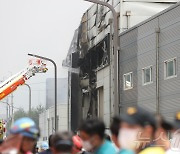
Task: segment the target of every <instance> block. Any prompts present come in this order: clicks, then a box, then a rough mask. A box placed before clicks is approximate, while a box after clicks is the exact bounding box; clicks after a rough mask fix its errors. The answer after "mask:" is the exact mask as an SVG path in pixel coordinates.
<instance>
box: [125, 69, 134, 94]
mask: <svg viewBox="0 0 180 154" xmlns="http://www.w3.org/2000/svg"><path fill="white" fill-rule="evenodd" d="M127 75H130V80H131V87H129V88H126V86H125V81H126V78H125V76H127ZM123 89H124V91H126V90H130V89H133V72H129V73H126V74H124V75H123Z"/></svg>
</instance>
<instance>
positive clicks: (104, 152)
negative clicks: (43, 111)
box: [0, 107, 180, 154]
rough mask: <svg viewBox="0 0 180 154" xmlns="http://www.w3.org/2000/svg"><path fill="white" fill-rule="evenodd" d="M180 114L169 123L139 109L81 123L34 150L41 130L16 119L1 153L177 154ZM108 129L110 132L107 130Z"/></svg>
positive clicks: (130, 108) (24, 119)
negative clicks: (74, 130) (109, 121)
mask: <svg viewBox="0 0 180 154" xmlns="http://www.w3.org/2000/svg"><path fill="white" fill-rule="evenodd" d="M179 129H180V112H178V113H176V115H175V119H174V121H173V122H172V121H171V122H169V121H167V120H165V119H164V118H163V117H162V116H160V115H159V114H158V115H153V114H152V113H150V112H148V111H146V110H145V109H143V108H141V107H129V108H127V110H126V112H124V113H122V114H121V115H120V116H116V117H114V118H113V119H112V122H111V125H110V129H107V127H106V126H105V124H104V122H103V121H101V120H99V119H87V120H84V121H83V122H82V123H81V125H80V126H79V128H78V130H77V132H76V133H72V132H69V131H62V132H55V133H54V134H52V135H50V136H49V140H48V144H47V143H43V144H42V145H41V146H40V147H37V141H38V138H39V136H40V130H39V129H38V127H37V126H36V124H35V122H34V121H33V120H32V119H30V118H21V119H19V120H17V121H16V122H15V123H14V125H13V126H12V128H11V129H10V130H9V135H8V137H7V138H6V139H5V140H4V141H3V142H2V143H1V145H0V153H1V154H32V153H35V154H36V153H37V154H180V130H179ZM108 130H110V131H108Z"/></svg>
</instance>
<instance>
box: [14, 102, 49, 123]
mask: <svg viewBox="0 0 180 154" xmlns="http://www.w3.org/2000/svg"><path fill="white" fill-rule="evenodd" d="M44 111H45V108H44V107H43V106H42V105H38V106H37V107H36V108H32V109H31V112H30V113H29V111H27V112H26V111H24V109H23V108H21V109H19V110H18V111H16V112H15V113H14V120H17V119H19V118H22V117H29V118H31V119H33V120H34V121H35V123H36V124H37V126H39V114H41V113H42V112H44Z"/></svg>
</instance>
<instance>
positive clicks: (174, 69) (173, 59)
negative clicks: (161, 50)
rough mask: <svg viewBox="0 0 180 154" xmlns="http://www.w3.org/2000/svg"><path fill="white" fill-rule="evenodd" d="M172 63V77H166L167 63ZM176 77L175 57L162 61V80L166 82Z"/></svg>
mask: <svg viewBox="0 0 180 154" xmlns="http://www.w3.org/2000/svg"><path fill="white" fill-rule="evenodd" d="M171 61H173V75H172V76H167V72H168V71H167V69H168V63H169V62H171ZM175 77H177V57H174V58H171V59H168V60H165V61H164V79H165V80H168V79H172V78H175Z"/></svg>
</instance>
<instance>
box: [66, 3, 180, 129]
mask: <svg viewBox="0 0 180 154" xmlns="http://www.w3.org/2000/svg"><path fill="white" fill-rule="evenodd" d="M156 2H157V1H156ZM156 2H155V1H139V2H135V3H134V2H133V3H132V2H130V1H123V2H121V3H120V1H118V0H114V1H109V3H111V4H112V5H113V6H114V8H115V9H116V11H117V12H119V13H120V14H119V19H118V21H119V22H120V24H119V34H120V35H119V36H120V38H119V44H120V51H119V53H118V56H119V57H118V61H119V74H118V78H119V85H118V87H119V98H120V102H118V104H119V113H121V112H123V110H124V109H126V108H127V107H128V106H136V105H137V104H138V105H140V106H142V107H145V108H147V109H148V110H150V111H152V112H160V113H162V114H163V115H165V116H168V117H169V118H172V114H173V112H175V109H177V107H178V105H177V104H176V103H177V101H176V102H174V103H173V100H172V99H175V98H174V97H175V96H174V95H172V96H171V99H170V100H169V101H168V99H167V98H165V97H164V96H166V97H167V96H168V95H171V94H172V93H174V92H175V91H174V90H175V89H174V87H173V85H171V84H173V83H174V86H177V85H178V84H177V81H174V80H178V75H177V73H178V71H177V66H178V65H177V64H178V63H177V58H178V55H176V54H178V53H177V52H175V51H174V56H173V54H172V53H173V52H172V50H171V51H169V50H167V48H166V47H165V45H166V44H168V45H170V43H171V41H172V40H171V39H175V38H176V39H177V40H178V37H179V36H178V33H177V31H178V29H177V30H176V31H175V32H172V33H171V32H170V31H171V28H173V26H175V24H176V25H178V24H177V23H176V22H177V20H178V15H180V14H178V13H179V12H178V9H177V10H176V11H175V12H174V13H169V12H173V11H172V10H175V6H178V5H179V4H177V5H174V6H172V8H168V9H167V10H165V11H163V12H161V13H159V14H157V13H158V12H160V11H162V10H164V9H165V8H167V7H169V6H171V5H172V4H174V3H176V2H175V1H174V2H173V1H171V2H169V1H166V2H165V1H158V3H156ZM135 6H136V7H135ZM137 8H138V9H137ZM168 13H169V14H170V15H168ZM155 14H156V15H155ZM164 14H166V15H164ZM177 14H178V15H177ZM153 15H155V16H153ZM151 16H153V17H151ZM176 16H177V19H175V17H176ZM149 17H151V18H149ZM168 17H169V18H168ZM111 18H112V15H111V12H110V11H109V10H108V9H107V8H105V7H102V6H97V5H93V6H92V7H91V8H90V9H89V10H88V11H87V12H86V13H85V14H84V15H83V17H82V22H81V25H80V27H79V29H78V30H77V31H76V33H75V36H74V39H73V41H72V44H71V48H70V50H69V53H68V56H67V59H66V60H65V61H64V62H63V64H64V65H65V64H68V67H70V70H72V69H76V70H78V72H76V73H74V72H71V71H70V73H69V88H71V91H70V95H69V96H71V97H69V102H70V104H71V110H70V111H71V115H70V116H69V117H70V119H69V121H74V119H76V121H80V120H81V119H82V118H93V117H100V118H102V119H103V120H104V121H105V122H106V124H107V126H109V124H110V121H111V117H112V116H113V115H114V110H115V109H114V88H113V87H114V85H113V84H114V82H113V81H114V59H113V56H114V51H113V23H112V20H111ZM147 18H149V19H147ZM146 19H147V20H146ZM173 19H174V21H172V20H173ZM141 21H143V22H141ZM140 22H141V23H140ZM173 22H174V24H172V27H171V23H173ZM166 27H167V28H166ZM166 29H169V31H168V30H167V31H168V33H167V34H166ZM169 35H170V36H169ZM163 46H164V47H163ZM165 50H166V51H167V53H166V52H165ZM175 53H176V54H175ZM68 62H69V63H68ZM73 64H74V65H73ZM164 76H165V77H164ZM171 81H172V83H171ZM167 84H168V85H167ZM175 84H176V85H175ZM165 85H166V87H165ZM73 87H76V88H75V90H74V89H73ZM176 91H177V92H178V89H176ZM74 94H77V95H76V97H77V98H76V100H78V101H77V102H74V101H73V97H72V95H74ZM177 95H178V94H177ZM176 99H177V98H176ZM171 101H172V102H171ZM170 102H171V104H174V105H175V104H176V106H174V107H172V108H170V106H171V105H170V104H169V103H170ZM72 105H73V106H76V108H74V107H72ZM179 108H180V107H179ZM167 109H169V110H168V111H167ZM77 111H78V114H75V113H77ZM165 112H166V114H165ZM167 112H169V113H168V114H167ZM71 127H72V129H73V130H74V129H75V128H77V125H74V124H73V123H71Z"/></svg>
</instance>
